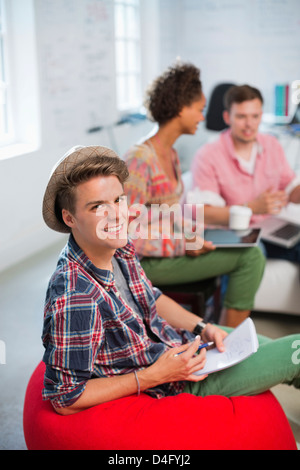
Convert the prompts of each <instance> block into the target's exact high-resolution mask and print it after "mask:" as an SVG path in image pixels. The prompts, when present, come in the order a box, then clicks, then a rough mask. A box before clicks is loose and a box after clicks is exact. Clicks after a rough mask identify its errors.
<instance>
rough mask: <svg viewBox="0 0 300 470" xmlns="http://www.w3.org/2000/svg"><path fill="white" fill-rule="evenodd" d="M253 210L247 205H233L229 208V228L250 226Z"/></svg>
mask: <svg viewBox="0 0 300 470" xmlns="http://www.w3.org/2000/svg"><path fill="white" fill-rule="evenodd" d="M251 215H252V210H251V209H250V207H245V206H231V207H230V209H229V228H230V229H232V230H246V229H247V228H248V227H249V223H250V219H251Z"/></svg>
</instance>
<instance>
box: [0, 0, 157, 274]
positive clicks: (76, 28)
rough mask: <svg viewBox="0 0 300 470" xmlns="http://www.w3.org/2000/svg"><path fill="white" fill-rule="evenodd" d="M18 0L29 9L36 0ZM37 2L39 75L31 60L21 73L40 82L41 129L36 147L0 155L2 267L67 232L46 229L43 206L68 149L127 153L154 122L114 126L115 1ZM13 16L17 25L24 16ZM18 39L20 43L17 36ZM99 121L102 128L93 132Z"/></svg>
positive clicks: (24, 108)
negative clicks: (87, 147) (100, 148)
mask: <svg viewBox="0 0 300 470" xmlns="http://www.w3.org/2000/svg"><path fill="white" fill-rule="evenodd" d="M9 1H12V0H9ZM13 1H14V2H16V4H17V3H18V2H20V3H19V6H20V5H23V7H24V5H25V2H26V4H27V5H28V7H29V1H30V2H31V0H13ZM34 6H35V18H34V20H35V34H36V44H37V50H36V51H34V52H35V53H36V57H35V58H36V61H37V76H35V74H34V73H33V75H31V74H30V73H31V72H32V71H33V72H34V71H35V70H33V69H34V67H30V65H33V64H30V62H28V63H27V66H28V67H27V73H22V74H20V75H18V80H19V81H21V82H22V81H24V82H28V81H30V80H36V83H37V84H38V89H35V93H34V95H35V97H38V98H39V109H38V115H39V116H38V117H39V118H40V122H39V128H38V127H37V129H38V130H39V131H40V133H39V136H38V137H39V138H38V139H37V143H38V148H37V149H35V150H34V151H29V152H28V153H26V154H24V153H21V154H20V155H18V156H14V157H11V158H0V214H1V221H0V271H2V270H4V269H6V268H7V267H9V266H11V265H12V264H14V263H17V262H19V261H21V260H23V259H24V258H26V257H28V256H30V255H32V254H33V253H35V252H36V251H39V250H41V249H44V248H45V247H47V246H49V245H50V244H52V243H54V242H56V241H57V240H58V239H60V238H61V237H64V235H60V234H57V233H55V232H53V231H51V230H50V229H48V228H47V227H46V225H45V223H44V221H43V219H42V215H41V209H42V198H43V194H44V190H45V187H46V184H47V181H48V176H49V174H50V171H51V169H52V167H53V166H54V164H55V163H56V161H57V160H58V159H59V158H61V157H62V156H63V155H64V153H65V152H66V151H67V150H68V149H69V148H71V147H72V146H74V145H106V146H108V147H111V148H113V149H114V150H115V151H117V152H118V153H119V154H120V155H123V154H124V153H125V151H126V150H127V149H128V147H129V146H131V145H132V144H133V143H135V142H136V141H137V140H139V139H140V138H141V137H142V136H143V135H145V134H148V132H149V131H150V130H151V129H152V128H153V124H152V123H150V122H149V121H144V122H141V123H140V124H136V125H128V124H123V125H121V126H116V125H114V123H115V122H116V120H117V117H118V116H117V115H116V113H115V93H114V76H113V66H114V64H113V60H114V56H113V51H114V44H113V32H114V30H113V23H112V6H113V2H112V1H111V0H104V1H103V2H102V1H100V2H99V1H94V0H72V1H71V2H68V1H66V2H64V1H61V0H51V1H49V0H34ZM83 7H85V8H83ZM14 18H15V24H14V27H15V29H16V30H18V27H19V26H21V25H20V19H18V18H16V17H15V16H14ZM25 20H26V18H25V16H23V21H24V22H25ZM27 20H28V18H27ZM21 21H22V20H21ZM99 25H100V27H99ZM32 26H34V25H32ZM101 26H102V27H101ZM23 29H24V31H23V33H22V40H23V42H24V45H25V44H28V43H30V40H31V34H32V30H31V31H29V30H27V29H26V28H23ZM17 38H18V42H20V37H18V34H17ZM17 51H18V53H19V52H20V49H18V48H17ZM31 52H32V51H31ZM23 54H24V56H25V54H26V50H25V48H24V50H23ZM98 72H99V73H98ZM144 80H145V81H147V78H146V77H144ZM23 99H24V102H25V106H22V112H23V113H24V112H25V113H26V112H27V115H28V113H29V111H31V109H32V106H33V105H34V103H33V101H30V95H29V94H28V93H27V95H26V93H24V95H23ZM26 102H27V103H26ZM25 122H26V118H25ZM96 126H103V129H102V130H101V131H99V132H95V133H88V132H87V130H88V129H90V128H91V127H96ZM31 147H32V146H29V149H30V148H31ZM1 154H2V155H3V154H5V150H4V149H0V155H1ZM9 154H10V153H9V152H8V151H7V152H6V155H9Z"/></svg>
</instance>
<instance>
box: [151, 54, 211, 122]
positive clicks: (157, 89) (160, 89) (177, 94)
mask: <svg viewBox="0 0 300 470" xmlns="http://www.w3.org/2000/svg"><path fill="white" fill-rule="evenodd" d="M201 96H202V84H201V81H200V70H199V69H198V68H197V67H195V66H194V65H192V64H187V63H186V64H176V65H174V66H171V67H169V68H168V69H167V70H166V71H165V72H164V73H163V74H162V75H160V76H159V77H158V78H156V79H155V80H154V81H153V82H152V84H151V85H150V86H149V88H148V90H147V91H146V97H145V102H144V105H145V107H146V108H147V110H148V112H149V117H150V119H152V120H153V121H155V122H157V123H158V124H165V123H166V122H168V121H170V120H171V119H173V118H174V117H176V116H178V114H179V113H180V111H181V110H182V108H183V107H184V106H190V105H191V104H192V103H193V102H194V101H196V100H199V99H200V98H201Z"/></svg>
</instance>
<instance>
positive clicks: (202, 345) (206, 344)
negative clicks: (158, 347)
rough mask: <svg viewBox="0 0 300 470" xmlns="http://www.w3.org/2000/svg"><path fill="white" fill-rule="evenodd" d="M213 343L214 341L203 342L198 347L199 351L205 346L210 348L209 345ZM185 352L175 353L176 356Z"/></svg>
mask: <svg viewBox="0 0 300 470" xmlns="http://www.w3.org/2000/svg"><path fill="white" fill-rule="evenodd" d="M213 344H214V342H213V341H210V342H209V343H202V344H200V346H199V347H198V349H197V351H200V349H203V348H208V347H209V346H212V345H213ZM184 352H185V351H181V352H180V353H178V354H175V356H174V357H176V356H179V354H182V353H184Z"/></svg>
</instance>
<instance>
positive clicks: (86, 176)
mask: <svg viewBox="0 0 300 470" xmlns="http://www.w3.org/2000/svg"><path fill="white" fill-rule="evenodd" d="M97 176H116V177H117V178H118V180H119V181H120V183H121V184H122V186H123V185H124V183H125V181H126V180H127V178H128V176H129V172H128V168H127V166H126V163H125V162H124V161H123V160H121V159H120V158H118V157H108V156H97V155H96V156H92V157H89V158H87V159H86V160H84V161H83V162H79V163H78V164H77V165H75V166H74V167H73V168H72V169H71V170H70V172H69V173H68V174H66V176H65V177H64V178H63V180H62V181H61V184H60V186H59V188H58V190H57V194H56V200H55V215H56V217H57V219H58V220H59V221H60V222H62V223H64V221H63V219H62V209H67V210H68V211H69V212H70V213H71V214H74V213H75V204H76V199H75V190H76V188H77V186H78V185H79V184H81V183H85V182H87V181H89V180H90V179H92V178H94V177H97Z"/></svg>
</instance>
